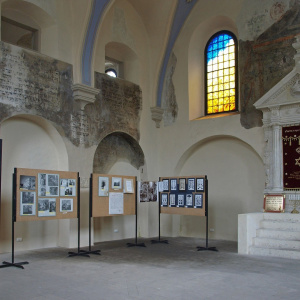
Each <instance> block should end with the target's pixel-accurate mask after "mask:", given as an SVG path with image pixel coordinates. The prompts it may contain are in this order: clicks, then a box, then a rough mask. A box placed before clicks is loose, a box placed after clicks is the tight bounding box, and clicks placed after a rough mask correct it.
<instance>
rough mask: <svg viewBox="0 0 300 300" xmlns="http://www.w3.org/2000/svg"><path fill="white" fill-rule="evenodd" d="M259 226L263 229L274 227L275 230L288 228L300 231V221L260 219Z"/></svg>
mask: <svg viewBox="0 0 300 300" xmlns="http://www.w3.org/2000/svg"><path fill="white" fill-rule="evenodd" d="M260 228H263V229H275V230H290V231H299V232H300V222H291V221H289V222H286V221H280V220H265V219H264V220H262V221H261V222H260Z"/></svg>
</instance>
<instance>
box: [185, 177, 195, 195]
mask: <svg viewBox="0 0 300 300" xmlns="http://www.w3.org/2000/svg"><path fill="white" fill-rule="evenodd" d="M187 182H188V184H187V189H188V191H191V192H194V191H195V178H188V180H187Z"/></svg>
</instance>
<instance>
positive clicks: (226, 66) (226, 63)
mask: <svg viewBox="0 0 300 300" xmlns="http://www.w3.org/2000/svg"><path fill="white" fill-rule="evenodd" d="M223 65H224V68H229V62H228V61H226V62H224V64H223ZM224 71H225V70H224Z"/></svg>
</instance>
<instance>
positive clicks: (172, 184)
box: [170, 178, 177, 191]
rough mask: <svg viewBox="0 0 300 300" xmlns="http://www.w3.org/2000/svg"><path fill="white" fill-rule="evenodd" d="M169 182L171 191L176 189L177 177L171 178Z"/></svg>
mask: <svg viewBox="0 0 300 300" xmlns="http://www.w3.org/2000/svg"><path fill="white" fill-rule="evenodd" d="M170 184H171V191H177V179H176V178H171V179H170Z"/></svg>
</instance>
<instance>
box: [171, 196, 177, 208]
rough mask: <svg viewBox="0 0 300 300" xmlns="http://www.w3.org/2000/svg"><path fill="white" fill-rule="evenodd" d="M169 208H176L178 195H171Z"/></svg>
mask: <svg viewBox="0 0 300 300" xmlns="http://www.w3.org/2000/svg"><path fill="white" fill-rule="evenodd" d="M169 207H176V194H170V199H169Z"/></svg>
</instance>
